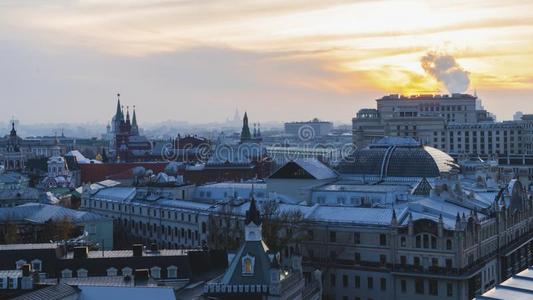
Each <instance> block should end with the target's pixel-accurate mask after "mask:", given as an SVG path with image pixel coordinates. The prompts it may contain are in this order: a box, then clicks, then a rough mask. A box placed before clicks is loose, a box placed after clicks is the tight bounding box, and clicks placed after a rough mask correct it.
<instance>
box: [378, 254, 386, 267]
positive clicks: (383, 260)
mask: <svg viewBox="0 0 533 300" xmlns="http://www.w3.org/2000/svg"><path fill="white" fill-rule="evenodd" d="M379 263H380V264H381V265H382V266H384V265H386V264H387V256H386V255H384V254H381V255H380V256H379Z"/></svg>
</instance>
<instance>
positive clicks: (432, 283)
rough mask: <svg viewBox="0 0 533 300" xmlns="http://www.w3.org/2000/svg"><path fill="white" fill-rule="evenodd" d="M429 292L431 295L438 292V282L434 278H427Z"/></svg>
mask: <svg viewBox="0 0 533 300" xmlns="http://www.w3.org/2000/svg"><path fill="white" fill-rule="evenodd" d="M429 294H430V295H433V296H437V295H438V294H439V284H438V282H437V280H436V279H429Z"/></svg>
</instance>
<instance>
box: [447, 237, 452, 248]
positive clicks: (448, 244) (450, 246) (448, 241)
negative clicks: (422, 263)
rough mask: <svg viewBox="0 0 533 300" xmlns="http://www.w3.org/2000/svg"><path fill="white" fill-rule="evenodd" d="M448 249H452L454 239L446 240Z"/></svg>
mask: <svg viewBox="0 0 533 300" xmlns="http://www.w3.org/2000/svg"><path fill="white" fill-rule="evenodd" d="M446 250H452V240H450V239H447V240H446Z"/></svg>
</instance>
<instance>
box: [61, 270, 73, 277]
mask: <svg viewBox="0 0 533 300" xmlns="http://www.w3.org/2000/svg"><path fill="white" fill-rule="evenodd" d="M61 277H62V278H71V277H72V271H71V270H70V269H65V270H63V271H61Z"/></svg>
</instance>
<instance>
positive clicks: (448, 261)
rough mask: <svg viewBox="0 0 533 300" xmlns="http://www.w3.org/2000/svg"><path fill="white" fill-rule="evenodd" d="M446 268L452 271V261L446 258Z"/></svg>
mask: <svg viewBox="0 0 533 300" xmlns="http://www.w3.org/2000/svg"><path fill="white" fill-rule="evenodd" d="M446 268H448V269H451V268H452V259H451V258H446Z"/></svg>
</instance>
